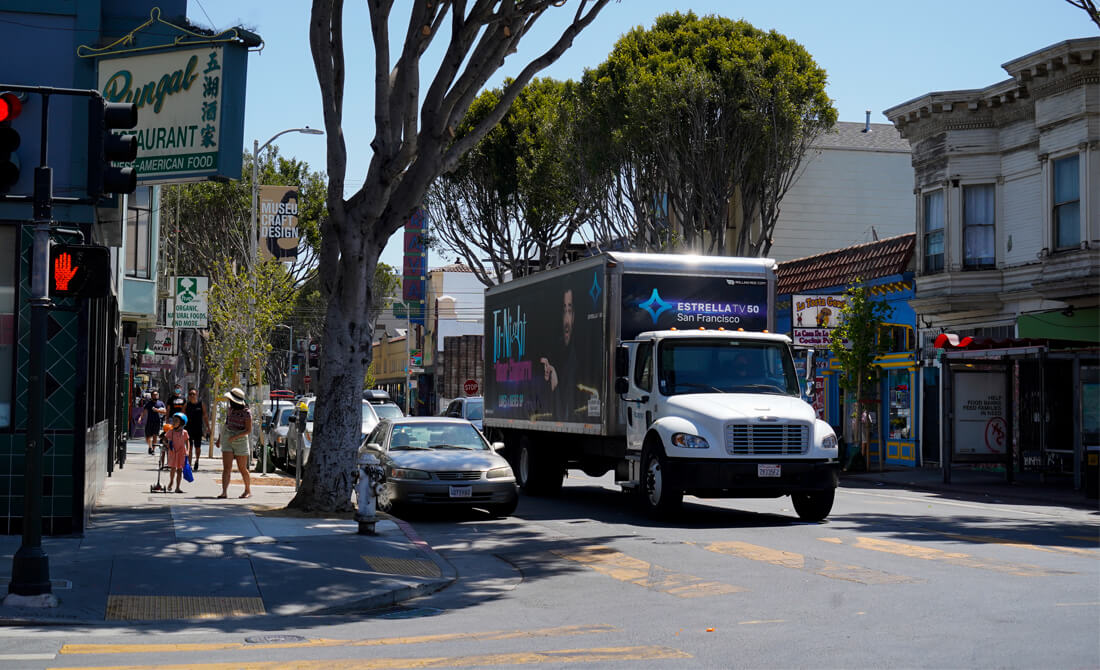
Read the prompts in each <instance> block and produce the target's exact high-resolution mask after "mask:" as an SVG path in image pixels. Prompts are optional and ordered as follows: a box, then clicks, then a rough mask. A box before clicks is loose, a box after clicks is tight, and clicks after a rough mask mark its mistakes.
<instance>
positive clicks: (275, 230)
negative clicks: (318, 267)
mask: <svg viewBox="0 0 1100 670" xmlns="http://www.w3.org/2000/svg"><path fill="white" fill-rule="evenodd" d="M259 191H260V198H259V205H258V207H259V209H258V211H257V212H256V216H257V217H258V226H259V229H260V257H261V258H264V259H272V258H273V259H275V260H277V261H287V262H294V261H295V260H297V258H298V244H299V242H300V241H301V235H300V234H299V232H298V187H297V186H261V187H260V188H259Z"/></svg>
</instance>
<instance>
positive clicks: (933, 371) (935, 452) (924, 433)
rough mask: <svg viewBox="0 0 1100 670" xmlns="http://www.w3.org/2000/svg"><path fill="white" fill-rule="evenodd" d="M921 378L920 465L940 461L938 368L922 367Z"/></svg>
mask: <svg viewBox="0 0 1100 670" xmlns="http://www.w3.org/2000/svg"><path fill="white" fill-rule="evenodd" d="M923 373H924V374H923V375H921V378H922V379H923V380H924V381H923V383H922V384H921V390H922V393H921V403H922V405H921V407H923V411H922V418H921V430H920V458H921V465H928V464H930V463H939V462H940V415H941V414H942V412H941V410H940V369H939V368H924V370H923Z"/></svg>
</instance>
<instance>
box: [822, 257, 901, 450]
mask: <svg viewBox="0 0 1100 670" xmlns="http://www.w3.org/2000/svg"><path fill="white" fill-rule="evenodd" d="M844 296H845V298H846V299H847V302H846V303H845V305H844V308H843V309H841V310H840V324H839V325H838V326H837V327H836V328H834V329H833V332H832V336H831V339H830V341H829V350H830V351H831V352H832V354H833V356H834V357H836V359H837V361H838V362H839V364H840V374H839V381H840V388H841V389H842V390H843V391H844V392H845V393H846V394H847V395H848V396H849V397H852V398H854V400H855V408H856V417H857V421H856V424H857V431H856V432H857V439H859V440H860V451H861V453H862V454H863V459H864V460H863V462H864V463H866V462H867V443H866V442H864V441H863V433H864V430H865V429H867V428H868V427H867V426H866V417H865V410H866V409H867V408H868V406H869V400H868V399H867V398H865V397H864V390H866V389H873V388H874V385H875V383H876V382H878V380H879V379H880V376H881V369H880V368H879V367H878V366H877V365H875V364H874V363H875V359H876V358H877V357H878V356H879V355H880V354H882V353H884V352H885V351H887V350H888V349H889V343H888V342H886V341H885V340H884V339H883V338H882V337H880V336H879V331H880V329H881V327H882V324H883V323H885V322H886V320H887V319H889V318H890V315H891V314H893V312H894V308H893V307H891V306H890V305H888V304H887V303H886V301H884V300H875V299H873V298H872V297H871V295H870V294H869V292H868V291H867V288H866V286H864V284H863V283H862V280H861V279H859V278H856V280H855V281H854V282H853V283H852V285H850V286H849V287H848V289H847V290H845V291H844ZM883 460H885V459H880V460H879V468H880V469H881V468H882V467H883V462H882V461H883Z"/></svg>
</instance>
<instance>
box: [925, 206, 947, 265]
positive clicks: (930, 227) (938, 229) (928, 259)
mask: <svg viewBox="0 0 1100 670" xmlns="http://www.w3.org/2000/svg"><path fill="white" fill-rule="evenodd" d="M923 209H924V227H923V229H922V231H921V232H922V234H923V239H922V242H921V248H922V249H923V251H924V268H923V269H924V273H925V274H932V273H934V272H943V191H933V192H931V193H926V194H925V195H924V208H923Z"/></svg>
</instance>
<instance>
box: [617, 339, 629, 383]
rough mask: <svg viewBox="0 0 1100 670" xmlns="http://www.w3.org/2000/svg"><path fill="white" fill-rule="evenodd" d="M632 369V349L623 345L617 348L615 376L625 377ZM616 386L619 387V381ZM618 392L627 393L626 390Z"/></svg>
mask: <svg viewBox="0 0 1100 670" xmlns="http://www.w3.org/2000/svg"><path fill="white" fill-rule="evenodd" d="M629 370H630V349H628V348H626V347H624V346H622V347H619V348H618V349H616V350H615V376H616V377H625V376H626V375H627V373H628V372H629ZM615 384H616V386H615V388H616V389H618V382H615ZM617 392H618V393H626V391H617Z"/></svg>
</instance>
